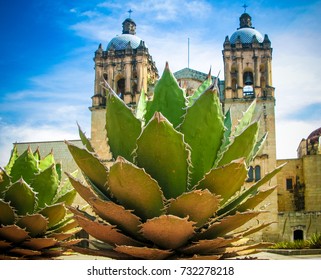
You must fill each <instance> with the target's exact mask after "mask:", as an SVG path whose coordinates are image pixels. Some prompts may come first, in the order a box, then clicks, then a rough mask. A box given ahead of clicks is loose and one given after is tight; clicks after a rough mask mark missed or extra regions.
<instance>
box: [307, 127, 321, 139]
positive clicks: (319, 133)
mask: <svg viewBox="0 0 321 280" xmlns="http://www.w3.org/2000/svg"><path fill="white" fill-rule="evenodd" d="M320 136H321V127H319V128H318V129H316V130H314V131H312V132H311V133H310V135H309V136H308V138H307V140H310V141H313V142H319V137H320Z"/></svg>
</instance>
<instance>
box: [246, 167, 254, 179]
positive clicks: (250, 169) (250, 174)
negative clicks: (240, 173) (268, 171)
mask: <svg viewBox="0 0 321 280" xmlns="http://www.w3.org/2000/svg"><path fill="white" fill-rule="evenodd" d="M253 171H254V170H253V167H252V166H250V168H249V171H248V173H247V177H248V178H247V180H246V182H253V180H254V176H253V175H254V174H253V173H254V172H253Z"/></svg>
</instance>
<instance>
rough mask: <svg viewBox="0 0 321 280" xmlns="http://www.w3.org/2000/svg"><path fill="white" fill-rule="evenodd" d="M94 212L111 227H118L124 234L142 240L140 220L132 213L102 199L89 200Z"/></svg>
mask: <svg viewBox="0 0 321 280" xmlns="http://www.w3.org/2000/svg"><path fill="white" fill-rule="evenodd" d="M89 201H90V204H91V205H92V207H93V210H94V212H95V213H96V214H97V215H98V216H99V217H100V218H102V219H104V220H105V221H106V222H108V223H110V224H111V225H117V227H118V228H119V229H121V230H122V231H124V232H127V233H129V234H131V235H132V236H135V237H136V238H141V235H140V234H139V233H138V232H139V226H140V225H141V221H140V218H139V217H137V216H136V215H134V214H133V213H132V212H131V211H129V210H126V209H125V208H124V207H122V206H120V205H117V204H116V203H113V202H111V201H104V200H102V199H100V198H91V199H89Z"/></svg>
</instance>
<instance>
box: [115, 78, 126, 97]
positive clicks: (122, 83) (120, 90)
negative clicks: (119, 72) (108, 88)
mask: <svg viewBox="0 0 321 280" xmlns="http://www.w3.org/2000/svg"><path fill="white" fill-rule="evenodd" d="M116 93H117V94H118V96H119V97H120V98H121V99H124V93H125V79H124V78H122V79H119V80H118V82H117V92H116Z"/></svg>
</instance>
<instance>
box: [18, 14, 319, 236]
mask: <svg viewBox="0 0 321 280" xmlns="http://www.w3.org/2000/svg"><path fill="white" fill-rule="evenodd" d="M222 43H223V50H222V56H223V63H224V80H218V87H219V90H220V99H221V102H222V105H223V110H224V111H225V112H226V111H227V110H231V113H232V119H233V125H235V124H236V123H237V120H238V119H240V117H241V116H242V113H243V112H244V111H246V109H247V108H248V107H249V105H250V104H251V103H252V102H253V100H254V99H256V101H257V106H256V112H255V115H256V116H255V117H256V118H257V119H258V120H259V122H260V132H259V138H261V137H266V141H265V144H264V147H263V148H262V150H261V152H260V154H259V155H258V156H257V157H256V158H255V160H254V162H252V165H251V166H250V167H249V173H248V179H247V181H248V183H249V184H250V183H251V182H256V181H258V180H260V179H261V177H262V176H263V175H264V174H265V173H267V172H269V171H271V170H273V169H274V168H275V167H276V166H279V165H281V164H282V163H285V162H287V165H286V166H285V167H284V168H283V169H282V171H281V172H279V173H278V175H277V176H275V177H274V178H273V179H272V180H271V181H270V182H269V183H268V185H269V186H277V189H276V190H275V191H274V192H273V193H272V194H271V195H270V196H269V197H268V198H267V199H266V201H263V202H262V203H261V205H260V206H259V207H267V208H266V209H267V210H268V211H269V212H268V213H267V214H263V215H262V218H260V219H261V220H262V221H264V222H274V223H272V224H271V225H270V226H269V227H267V228H266V229H265V230H263V231H262V232H260V234H259V235H258V236H256V237H255V238H256V239H259V240H264V241H274V242H277V241H282V240H288V241H293V240H297V239H307V238H309V237H310V236H311V235H312V234H313V233H320V232H321V148H320V147H321V141H320V139H321V138H320V136H321V128H319V129H316V130H315V131H313V132H312V133H311V134H310V135H309V136H308V137H307V138H306V139H303V140H302V141H301V143H299V147H298V151H297V152H298V158H297V159H282V160H279V159H277V158H276V133H275V101H276V96H275V88H274V87H273V82H272V47H271V45H272V44H271V41H270V39H269V37H268V35H267V34H265V35H263V34H262V33H261V32H260V31H258V30H257V29H255V27H254V26H252V18H251V16H250V15H249V14H248V13H246V12H244V13H243V14H242V15H241V16H240V18H239V27H237V28H236V30H235V31H234V32H233V33H232V34H231V35H230V36H226V37H225V40H222ZM94 68H95V81H94V92H93V95H92V104H91V106H90V111H91V135H90V138H91V142H92V145H93V147H94V148H95V150H96V151H97V153H98V154H99V155H100V157H102V156H104V158H103V159H104V160H105V162H106V164H108V162H110V161H112V155H111V154H110V152H109V147H108V145H107V140H106V133H105V110H106V100H105V96H104V89H103V88H102V82H103V81H107V82H108V84H109V85H110V86H111V87H112V88H113V90H114V91H115V92H116V93H117V94H118V96H119V97H120V98H122V99H123V100H124V102H125V103H126V104H128V106H130V107H135V104H136V102H137V101H138V98H139V95H140V92H141V91H142V90H144V92H145V93H147V95H148V96H151V95H152V92H153V87H154V85H155V83H156V82H157V80H158V78H159V73H158V70H157V68H156V65H155V62H154V61H153V58H152V56H151V54H150V53H149V50H148V44H147V43H145V41H144V40H142V39H141V38H139V37H138V36H137V35H136V23H135V22H134V20H132V19H131V18H127V19H125V21H124V22H123V24H122V34H120V35H117V36H115V37H114V38H112V39H111V40H110V41H109V43H108V45H107V47H106V49H104V48H103V47H102V45H101V44H100V45H99V47H98V49H97V50H96V51H95V53H94ZM174 75H175V77H176V79H177V81H178V83H179V84H180V86H181V87H182V88H184V89H185V90H186V92H187V94H191V93H192V92H193V91H194V90H195V89H196V88H197V87H198V86H199V85H200V84H201V83H202V82H203V81H204V80H205V79H206V78H207V76H208V74H205V73H202V72H199V71H197V70H194V69H190V68H184V69H182V70H179V71H177V72H175V73H174ZM212 78H213V79H214V78H215V77H213V76H212ZM280 94H282V93H280ZM107 136H108V131H107ZM74 143H75V144H80V141H75V142H74ZM28 145H30V146H31V147H32V148H33V149H34V148H36V147H37V146H39V149H40V152H41V153H42V154H43V153H46V149H48V147H49V146H50V145H51V146H52V148H53V149H54V150H55V158H56V159H58V160H59V159H61V160H62V161H63V166H64V168H65V169H66V168H67V170H73V169H76V166H75V165H74V163H73V162H72V160H71V156H70V155H68V151H67V148H66V147H63V145H64V143H62V142H45V143H19V144H18V151H20V152H22V151H23V150H24V149H25V148H26V147H27V146H28ZM55 147H56V148H55ZM254 222H255V221H254Z"/></svg>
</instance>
